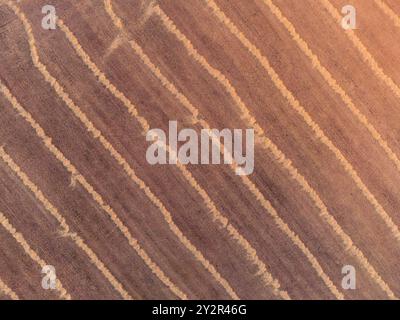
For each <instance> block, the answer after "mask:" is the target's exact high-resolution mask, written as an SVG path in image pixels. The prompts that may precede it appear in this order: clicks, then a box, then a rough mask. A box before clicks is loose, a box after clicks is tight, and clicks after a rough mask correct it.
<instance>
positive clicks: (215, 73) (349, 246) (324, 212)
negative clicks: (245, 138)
mask: <svg viewBox="0 0 400 320" xmlns="http://www.w3.org/2000/svg"><path fill="white" fill-rule="evenodd" d="M154 12H155V13H156V14H158V15H159V16H160V18H161V20H162V22H163V23H164V25H165V27H166V28H167V30H169V31H170V32H171V33H173V34H174V35H175V36H176V37H177V38H178V39H179V40H180V41H181V42H182V43H183V45H184V46H185V48H186V49H187V51H188V53H189V55H190V56H192V57H193V58H194V59H195V60H196V61H197V62H198V63H199V64H200V65H201V66H202V67H203V68H205V69H206V70H207V71H208V72H209V73H210V75H211V76H212V77H214V78H215V79H216V80H218V81H219V82H220V83H221V85H223V86H224V87H225V89H226V91H227V92H228V93H229V94H230V95H231V97H232V98H233V100H234V101H235V102H236V103H237V105H238V107H239V109H240V110H241V112H242V114H243V118H244V119H246V120H247V121H248V122H249V124H250V125H251V126H252V127H254V129H255V131H256V133H257V135H258V136H259V138H260V140H261V141H263V146H264V147H265V148H266V149H268V150H270V151H271V152H272V154H273V155H274V157H275V159H276V161H277V162H278V163H280V164H282V166H283V167H284V168H285V169H287V170H288V171H289V173H290V175H291V177H292V178H293V179H295V180H296V181H297V182H298V183H299V184H300V186H301V187H302V189H303V190H304V191H305V192H306V193H307V194H308V195H309V196H310V197H311V199H312V200H313V202H314V203H315V204H316V206H317V208H319V210H320V216H321V217H322V218H323V219H324V220H325V221H326V222H327V223H328V224H329V225H330V226H331V228H332V229H333V230H334V231H335V232H336V234H337V235H338V236H339V237H340V238H341V240H342V241H343V243H344V247H345V248H346V250H349V251H350V252H351V254H352V255H354V256H355V257H357V259H358V260H359V261H360V262H361V264H362V265H363V266H364V268H365V269H366V270H367V272H368V273H369V274H370V276H371V277H372V278H373V279H375V280H376V281H377V282H378V283H379V285H380V286H381V288H382V289H383V290H384V291H385V292H386V293H387V294H388V295H389V296H390V297H394V294H393V292H392V291H391V290H390V288H389V287H388V286H387V284H386V283H385V282H384V281H383V280H382V278H381V277H380V276H379V275H378V274H377V272H376V271H375V270H374V268H373V267H372V266H371V265H370V263H369V262H368V260H367V259H366V258H365V256H364V255H363V253H362V252H361V251H360V250H359V249H358V248H357V247H356V246H355V245H354V244H353V241H352V240H351V238H350V237H349V236H348V235H347V234H346V233H344V231H343V230H342V228H341V227H340V226H339V224H338V223H337V222H336V220H335V219H334V217H333V216H332V215H331V214H330V213H329V211H328V209H327V208H326V205H325V204H324V203H323V202H322V200H321V199H320V197H319V195H318V193H317V192H316V191H315V190H314V189H312V187H311V186H310V185H309V184H308V182H307V180H306V179H305V178H304V177H303V176H302V175H301V174H300V173H299V172H298V170H297V169H296V168H295V167H294V166H293V164H292V162H291V161H290V160H289V159H287V158H286V156H285V155H284V154H283V153H282V151H281V150H279V149H278V147H277V146H276V145H274V144H273V143H272V142H271V141H270V140H269V139H268V138H267V137H266V136H265V134H264V131H263V129H262V128H261V127H260V126H259V125H258V123H257V122H256V120H255V119H254V117H252V116H251V114H250V111H249V109H248V108H247V107H246V105H245V104H244V103H243V101H242V99H241V98H240V97H239V95H238V94H237V92H236V90H235V88H234V87H233V86H232V85H231V83H230V82H229V80H228V79H227V78H226V77H225V76H224V75H223V74H222V73H221V72H220V71H219V70H217V69H215V68H214V67H212V66H211V65H210V64H209V63H208V62H207V60H206V59H205V58H204V57H203V56H202V55H200V54H199V53H198V51H197V50H196V49H195V48H194V47H193V45H192V43H191V42H190V41H189V40H188V39H187V38H186V36H185V35H183V34H182V33H181V32H180V31H179V30H178V29H177V27H176V26H175V25H174V24H173V22H172V21H171V20H170V18H169V17H168V16H167V15H166V14H165V13H164V12H163V11H162V10H161V8H160V7H159V6H156V7H155V8H154Z"/></svg>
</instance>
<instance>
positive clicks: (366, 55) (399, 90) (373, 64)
mask: <svg viewBox="0 0 400 320" xmlns="http://www.w3.org/2000/svg"><path fill="white" fill-rule="evenodd" d="M319 1H320V2H321V3H322V5H323V6H324V8H325V9H326V10H327V11H328V12H329V14H330V15H331V16H332V18H333V19H334V20H335V21H338V23H340V21H341V20H342V16H341V15H340V13H339V11H338V10H337V9H336V8H335V7H334V6H333V5H332V4H331V3H330V2H329V0H319ZM344 32H345V33H346V35H347V37H348V38H349V39H350V41H351V42H352V43H353V45H354V47H355V48H356V49H357V50H358V52H359V53H360V55H361V56H362V58H363V59H364V61H365V62H366V63H367V65H368V66H369V67H370V68H371V70H372V71H373V72H374V73H375V75H376V76H377V77H378V78H379V79H381V80H382V81H383V82H384V83H385V84H386V85H387V86H388V87H389V88H390V89H391V90H392V91H393V93H394V94H395V95H396V96H397V97H398V98H400V87H399V86H398V85H397V84H396V83H395V82H394V81H393V79H392V78H391V77H390V76H388V75H387V74H386V73H385V71H384V70H383V68H382V67H381V66H380V65H379V64H378V62H377V61H376V60H375V58H374V57H373V56H372V54H371V53H370V52H369V51H368V49H367V48H366V47H365V45H364V44H363V43H362V41H361V40H360V39H359V38H358V37H357V35H356V33H355V32H354V30H345V31H344ZM389 150H390V149H388V150H385V151H386V152H387V153H388V154H389V156H390V157H391V154H392V153H393V152H389ZM390 151H391V150H390ZM396 159H397V161H396V165H397V168H398V170H399V171H400V160H399V159H398V158H397V157H396ZM392 160H393V161H394V159H392Z"/></svg>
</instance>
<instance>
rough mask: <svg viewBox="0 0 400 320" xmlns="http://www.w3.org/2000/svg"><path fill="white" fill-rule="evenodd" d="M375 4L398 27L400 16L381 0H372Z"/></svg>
mask: <svg viewBox="0 0 400 320" xmlns="http://www.w3.org/2000/svg"><path fill="white" fill-rule="evenodd" d="M374 1H375V3H376V4H377V6H378V7H379V8H380V9H381V10H382V11H383V12H384V13H385V14H386V15H387V16H388V17H389V18H390V19H391V20H392V21H393V23H394V24H395V26H396V27H399V28H400V17H399V16H398V15H397V14H396V12H394V11H393V9H392V8H390V7H389V6H388V5H387V4H386V3H385V1H383V0H374Z"/></svg>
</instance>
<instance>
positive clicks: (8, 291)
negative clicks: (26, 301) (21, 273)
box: [0, 278, 19, 300]
mask: <svg viewBox="0 0 400 320" xmlns="http://www.w3.org/2000/svg"><path fill="white" fill-rule="evenodd" d="M0 292H3V293H4V294H5V295H7V296H9V297H10V298H11V300H19V297H18V295H17V294H16V293H15V292H14V291H13V290H11V289H10V287H9V286H7V285H6V284H5V283H4V281H3V280H2V279H1V278H0Z"/></svg>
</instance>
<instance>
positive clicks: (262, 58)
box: [246, 0, 400, 241]
mask: <svg viewBox="0 0 400 320" xmlns="http://www.w3.org/2000/svg"><path fill="white" fill-rule="evenodd" d="M263 1H264V3H265V4H266V5H267V6H268V7H269V8H270V10H271V11H272V12H273V13H274V15H275V16H276V17H277V18H278V20H279V21H280V22H281V23H282V24H283V25H284V26H285V28H286V29H287V30H288V31H289V33H290V35H291V36H292V38H293V40H294V41H295V42H296V43H297V44H298V46H299V47H300V48H301V50H302V51H303V52H304V53H305V54H306V55H307V57H309V58H310V59H311V62H312V63H313V66H314V67H315V68H316V69H318V71H319V72H320V73H321V75H322V76H323V77H324V79H325V80H326V81H327V82H328V84H329V86H330V87H331V88H332V89H333V90H334V91H335V92H337V93H340V95H341V97H342V98H343V101H344V102H345V103H346V104H347V105H348V107H349V108H350V110H351V111H353V113H354V114H358V115H360V116H361V117H362V119H364V120H365V121H363V124H364V125H366V126H367V127H368V126H370V125H369V123H368V121H367V120H366V118H365V117H364V116H363V115H361V113H360V111H359V110H358V109H357V108H356V106H355V105H354V104H353V102H352V101H351V99H350V98H349V97H348V96H347V94H346V93H345V92H344V90H343V89H342V88H341V87H340V86H339V85H338V84H337V82H336V80H335V79H334V78H333V77H332V75H331V74H330V73H329V72H328V71H327V70H326V69H325V67H323V66H322V65H321V63H320V61H319V59H318V57H317V56H316V55H315V54H314V53H313V52H312V51H311V49H310V48H309V47H308V45H307V43H306V42H305V41H304V40H303V39H302V38H301V37H300V35H299V34H298V33H297V31H296V29H295V28H294V26H293V25H292V23H291V22H290V21H289V20H288V19H287V18H286V17H284V16H283V14H282V12H281V11H280V10H279V8H278V7H277V6H275V5H274V4H273V3H272V1H271V0H263ZM247 41H248V40H247ZM249 45H251V44H249V43H247V45H246V47H248V48H249V50H251V51H252V53H253V54H254V56H256V58H257V59H258V60H259V61H260V63H261V64H262V65H263V66H264V67H265V69H266V70H267V71H268V73H269V74H270V76H271V77H273V78H275V79H276V83H277V86H279V87H280V88H281V92H282V94H283V95H284V96H285V97H286V98H287V99H288V100H289V102H290V104H291V105H292V106H293V108H294V109H295V110H296V111H297V112H298V113H299V114H300V115H301V116H302V117H303V119H304V121H305V122H306V123H307V124H308V125H309V126H310V127H311V128H312V130H313V131H314V133H315V134H316V136H317V137H318V138H319V139H320V140H321V142H323V143H324V144H325V145H326V146H327V147H328V148H329V150H331V151H332V152H333V153H334V155H335V156H336V158H337V159H338V160H339V161H340V163H341V165H342V166H343V168H344V169H345V170H346V172H347V173H348V175H349V176H350V177H351V178H352V179H353V181H354V182H355V183H356V185H357V187H358V188H359V189H360V190H361V192H362V194H363V195H364V196H365V197H366V198H367V200H368V201H369V202H370V203H371V204H372V205H373V207H374V208H375V210H376V211H377V213H378V214H379V216H380V217H381V218H382V220H383V221H384V222H385V224H386V225H387V226H388V228H389V229H390V230H391V232H392V234H393V236H394V237H395V238H396V239H397V240H398V241H400V231H399V228H398V226H397V225H396V224H395V223H394V222H393V220H392V219H391V217H390V216H389V215H388V214H387V213H386V211H385V210H384V208H383V207H382V205H381V204H380V203H379V202H378V201H377V199H376V198H375V196H374V195H373V194H372V193H371V191H369V189H368V188H367V186H366V185H365V183H364V182H363V181H362V180H361V178H360V176H359V174H358V173H357V172H356V170H355V169H354V168H353V166H352V165H351V164H350V162H349V161H348V160H347V159H346V158H345V156H344V155H343V154H342V152H341V151H340V150H339V149H338V148H337V147H336V146H335V145H334V144H333V142H332V141H331V140H330V139H329V138H328V137H327V136H326V135H325V133H324V132H323V131H322V130H321V128H320V127H319V125H318V124H317V123H316V122H315V121H314V120H313V119H312V117H311V116H310V115H309V114H308V113H307V111H306V110H305V109H304V107H303V106H301V105H300V103H299V102H298V101H297V100H296V99H295V97H294V96H293V94H292V93H291V92H290V91H289V90H288V89H287V88H286V87H285V86H284V84H283V82H282V81H281V80H280V79H279V76H278V75H277V74H276V72H275V71H274V70H273V69H272V67H271V66H270V64H269V62H268V61H267V59H266V58H265V56H263V55H262V54H261V52H260V51H259V49H257V48H256V47H255V46H252V47H250V46H249ZM378 135H379V134H378ZM381 145H382V144H381ZM383 145H387V143H386V142H385V141H383Z"/></svg>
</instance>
